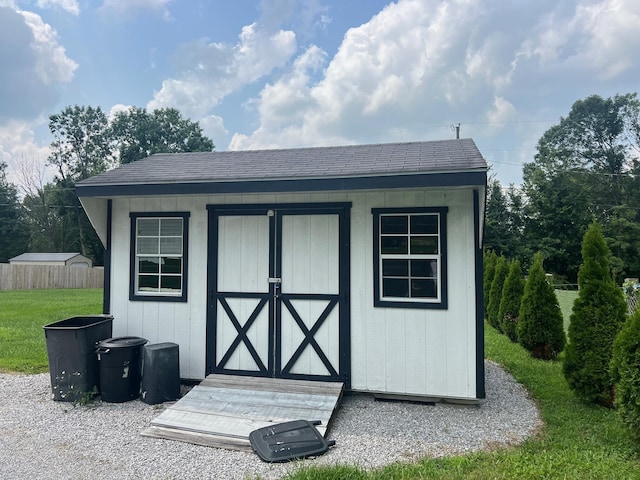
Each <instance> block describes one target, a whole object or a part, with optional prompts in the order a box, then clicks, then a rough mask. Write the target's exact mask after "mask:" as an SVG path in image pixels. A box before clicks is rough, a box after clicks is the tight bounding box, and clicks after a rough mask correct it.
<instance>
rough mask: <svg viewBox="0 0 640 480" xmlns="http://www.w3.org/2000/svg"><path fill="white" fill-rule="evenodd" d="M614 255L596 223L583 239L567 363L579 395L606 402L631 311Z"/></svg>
mask: <svg viewBox="0 0 640 480" xmlns="http://www.w3.org/2000/svg"><path fill="white" fill-rule="evenodd" d="M609 256H610V252H609V248H608V247H607V244H606V242H605V240H604V236H603V234H602V228H601V227H600V225H599V224H597V223H595V222H594V223H592V224H591V226H590V227H589V229H588V230H587V233H585V235H584V238H583V240H582V265H581V266H580V271H579V273H578V287H579V292H578V298H577V299H576V301H575V302H574V304H573V310H572V313H571V323H570V324H569V343H568V344H567V349H566V355H565V359H564V365H563V371H564V376H565V378H566V379H567V383H568V384H569V386H570V387H571V389H572V390H573V391H574V392H575V393H576V395H577V396H578V397H579V398H581V399H583V400H585V401H588V402H593V403H597V404H600V405H605V406H612V405H613V397H614V390H613V382H612V379H611V375H610V372H609V366H610V363H611V357H612V351H613V341H614V340H615V338H616V335H617V334H618V332H619V331H620V329H621V328H622V326H623V324H624V322H625V319H626V310H627V305H626V302H625V300H624V296H623V293H622V290H621V289H620V288H618V287H617V286H616V284H615V283H614V281H613V279H612V277H611V271H610V267H609Z"/></svg>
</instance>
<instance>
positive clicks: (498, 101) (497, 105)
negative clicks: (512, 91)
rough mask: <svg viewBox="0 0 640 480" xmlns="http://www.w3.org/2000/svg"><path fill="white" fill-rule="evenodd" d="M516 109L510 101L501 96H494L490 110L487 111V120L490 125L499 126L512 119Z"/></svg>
mask: <svg viewBox="0 0 640 480" xmlns="http://www.w3.org/2000/svg"><path fill="white" fill-rule="evenodd" d="M515 114H516V109H515V107H514V106H513V104H512V103H511V102H509V101H508V100H505V99H504V98H502V97H495V98H494V101H493V106H492V108H491V110H490V111H489V112H488V113H487V121H488V122H489V124H490V125H497V126H498V127H501V126H502V125H500V124H503V123H506V122H508V121H509V120H511V119H513V118H514V117H515Z"/></svg>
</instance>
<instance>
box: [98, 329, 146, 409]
mask: <svg viewBox="0 0 640 480" xmlns="http://www.w3.org/2000/svg"><path fill="white" fill-rule="evenodd" d="M147 341H148V340H147V339H146V338H141V337H116V338H108V339H107V340H103V341H102V342H99V343H98V347H97V348H96V349H95V354H96V355H97V356H98V365H99V367H100V396H101V397H102V400H103V401H105V402H111V403H122V402H128V401H129V400H133V399H134V398H138V396H140V376H141V374H142V346H143V345H144V344H145V343H147Z"/></svg>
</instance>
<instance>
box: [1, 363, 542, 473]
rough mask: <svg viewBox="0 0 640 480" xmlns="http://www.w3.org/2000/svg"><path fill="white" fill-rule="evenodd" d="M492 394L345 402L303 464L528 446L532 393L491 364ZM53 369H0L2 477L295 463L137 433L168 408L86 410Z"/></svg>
mask: <svg viewBox="0 0 640 480" xmlns="http://www.w3.org/2000/svg"><path fill="white" fill-rule="evenodd" d="M486 375H487V378H486V388H487V398H486V400H484V401H482V402H481V403H480V404H479V405H474V406H457V405H450V404H444V403H442V404H436V405H435V406H434V405H421V404H413V403H401V402H376V401H374V400H373V399H372V398H371V397H369V396H366V395H347V396H345V397H344V398H343V401H342V404H341V406H340V408H339V410H338V413H337V415H336V418H335V421H334V423H333V425H332V427H331V428H330V430H329V433H328V435H327V438H329V439H333V440H335V441H336V446H335V447H333V448H332V449H331V450H330V451H329V452H328V453H326V454H325V455H323V456H321V457H318V458H316V459H312V460H311V459H310V460H305V461H303V462H304V463H305V464H314V465H317V464H335V463H340V464H351V465H359V466H361V467H364V468H367V469H369V468H376V467H380V466H383V465H386V464H389V463H392V462H396V461H413V460H415V459H418V458H420V457H423V456H428V457H441V456H445V455H457V454H463V453H467V452H473V451H477V450H482V449H489V448H496V447H499V446H503V445H513V444H516V443H519V442H522V441H523V440H524V439H525V438H527V437H528V436H529V435H532V434H533V433H534V432H535V431H536V430H537V429H538V428H539V427H540V426H541V424H542V423H541V420H540V416H539V413H538V410H537V409H536V407H535V404H534V403H533V402H532V401H531V400H530V399H529V397H528V395H527V392H526V391H525V390H524V388H522V387H521V386H520V385H519V384H517V383H516V382H515V380H514V379H513V377H511V376H510V375H509V374H507V373H506V372H505V371H504V370H503V369H502V368H501V367H500V366H498V365H496V364H495V363H492V362H486ZM51 398H52V395H51V388H50V384H49V375H48V374H41V375H10V374H0V478H2V479H4V480H10V479H89V478H90V479H113V478H118V479H134V478H140V479H143V478H144V479H201V478H202V479H205V478H206V479H215V478H220V479H243V478H247V477H248V478H253V477H255V476H258V475H259V476H261V477H262V478H266V479H270V478H280V477H281V476H283V475H284V474H286V473H287V472H289V471H291V469H293V468H296V463H295V462H294V463H288V464H267V463H263V462H261V461H260V459H259V458H258V457H257V456H256V455H255V454H252V453H244V452H236V451H228V450H221V449H215V448H210V447H202V446H197V445H191V444H187V443H182V442H176V441H170V440H159V439H154V438H147V437H142V436H140V432H141V431H142V430H144V429H145V428H146V427H148V426H149V424H150V421H151V420H152V419H153V418H155V417H156V416H157V415H158V414H159V413H160V412H161V411H162V409H163V406H162V405H155V406H151V405H147V404H145V403H142V402H140V401H138V400H135V401H131V402H127V403H123V404H111V403H103V402H95V403H94V404H93V405H91V406H88V407H82V406H78V407H74V406H73V405H71V404H69V403H63V402H54V401H52V400H51Z"/></svg>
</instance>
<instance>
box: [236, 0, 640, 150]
mask: <svg viewBox="0 0 640 480" xmlns="http://www.w3.org/2000/svg"><path fill="white" fill-rule="evenodd" d="M639 29H640V2H637V0H600V1H593V0H578V1H577V2H576V3H573V4H572V3H569V2H559V3H558V2H556V1H555V0H538V1H535V2H534V1H531V2H517V3H516V2H514V3H511V2H503V1H499V0H482V1H477V0H450V1H439V0H399V1H398V2H397V3H392V4H390V5H388V6H387V7H386V8H384V9H383V10H382V11H381V12H379V13H378V14H377V15H375V16H374V17H372V18H371V20H370V21H369V22H367V23H365V24H364V25H362V26H360V27H357V28H352V29H350V30H349V31H348V32H347V33H346V34H345V36H344V39H343V41H342V44H341V46H340V48H339V50H338V52H337V53H336V55H335V56H334V57H333V58H332V59H330V60H329V63H328V64H327V67H326V70H325V71H324V76H323V77H322V78H321V79H318V78H317V76H316V75H312V74H310V73H309V71H308V70H305V68H303V67H301V65H303V64H304V61H302V59H303V58H304V57H305V56H307V55H309V50H307V51H305V52H304V53H302V54H301V56H300V57H298V59H297V60H296V61H295V62H294V63H293V64H292V66H291V67H290V70H289V71H287V72H285V73H284V74H283V75H282V76H281V78H275V79H273V80H272V81H271V82H270V83H269V84H267V85H265V87H264V88H263V89H262V91H261V93H260V95H259V97H258V98H256V99H254V101H253V102H251V103H250V104H249V105H250V106H251V107H253V109H254V111H255V113H256V114H257V116H258V119H259V124H258V126H257V127H256V128H255V129H254V130H253V131H252V132H236V133H235V134H234V136H233V139H232V141H231V144H230V147H229V148H232V149H248V148H265V147H275V146H299V145H321V144H330V143H356V142H368V141H373V142H377V141H404V140H415V139H426V138H446V136H447V135H449V134H450V129H449V126H450V125H451V124H453V123H458V122H462V124H463V125H462V131H463V136H469V134H483V135H488V136H493V137H495V136H497V135H500V134H501V132H502V135H503V136H504V131H505V129H509V128H513V124H514V122H518V121H523V122H531V121H536V120H537V119H543V120H545V121H548V120H549V109H548V108H547V109H544V110H543V105H547V106H549V105H553V107H554V108H558V106H559V105H562V103H560V102H559V101H558V99H562V100H563V101H564V104H566V103H568V104H569V105H570V103H572V101H574V100H576V99H577V98H579V97H576V95H580V93H577V91H576V86H580V85H582V84H584V82H583V81H582V80H583V79H584V77H585V75H588V76H590V77H595V78H596V79H601V80H607V79H611V78H615V77H616V76H617V75H620V74H622V73H624V72H627V71H628V70H629V69H632V68H635V71H637V69H638V60H637V53H636V52H637V51H639V50H640V35H638V34H637V32H638V31H639ZM590 85H592V84H590ZM591 88H593V86H592V87H591ZM591 93H596V92H593V91H591V92H587V93H586V94H591ZM563 114H566V111H560V112H559V113H558V114H557V116H554V118H552V120H555V119H556V118H558V117H559V116H560V115H563ZM527 131H528V129H523V130H522V131H520V132H519V133H518V135H521V136H522V135H526V132H527ZM527 140H528V137H527ZM508 141H509V142H510V143H512V142H513V141H516V140H515V139H512V138H509V140H508Z"/></svg>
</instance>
